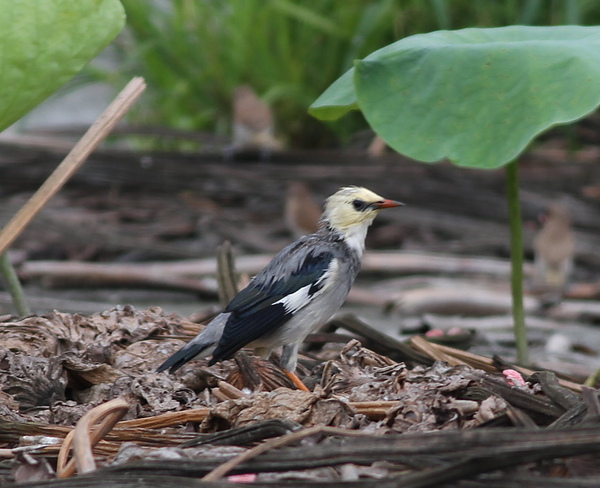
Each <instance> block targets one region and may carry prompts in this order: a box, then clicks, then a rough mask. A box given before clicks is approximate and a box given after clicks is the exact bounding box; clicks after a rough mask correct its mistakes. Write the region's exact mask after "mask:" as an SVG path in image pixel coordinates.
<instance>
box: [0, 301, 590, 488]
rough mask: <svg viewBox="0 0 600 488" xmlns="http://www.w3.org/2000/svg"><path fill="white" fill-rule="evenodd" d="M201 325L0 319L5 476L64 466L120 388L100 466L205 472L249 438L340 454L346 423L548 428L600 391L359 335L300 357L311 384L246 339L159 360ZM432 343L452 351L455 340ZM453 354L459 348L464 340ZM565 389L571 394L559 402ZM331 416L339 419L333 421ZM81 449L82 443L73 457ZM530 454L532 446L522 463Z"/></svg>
mask: <svg viewBox="0 0 600 488" xmlns="http://www.w3.org/2000/svg"><path fill="white" fill-rule="evenodd" d="M341 322H343V320H342V321H341ZM336 323H337V324H338V325H339V323H340V319H337V322H336ZM201 328H202V325H199V324H197V323H194V322H191V321H189V320H187V319H184V318H182V317H180V316H178V315H176V314H167V313H165V312H163V310H162V309H160V308H159V307H152V308H149V309H146V310H137V309H135V308H133V307H130V306H125V307H119V308H115V309H112V310H109V311H106V312H103V313H98V314H94V315H90V316H83V315H78V314H74V315H71V314H67V313H60V312H56V311H55V312H53V313H50V314H47V315H44V316H33V317H27V318H24V319H22V320H19V321H6V322H4V323H3V324H2V327H1V328H0V344H2V346H1V347H0V361H1V364H2V369H1V371H0V385H1V391H0V395H1V399H2V402H1V403H0V404H1V407H0V408H1V410H0V412H1V419H2V420H1V421H2V423H3V424H4V426H3V429H2V430H3V431H4V434H2V435H0V442H3V444H4V448H5V449H4V451H5V456H6V457H7V458H8V459H10V463H11V473H12V474H6V476H5V478H6V480H10V479H12V480H15V481H18V482H26V481H33V480H36V479H39V477H42V478H49V479H50V478H54V476H55V472H54V469H55V466H56V458H57V456H59V457H60V456H61V455H62V456H63V457H65V456H68V453H67V454H66V455H65V453H64V452H62V454H61V449H60V448H61V446H62V447H64V445H63V444H64V441H63V439H64V438H65V436H67V434H68V433H69V432H71V431H72V429H73V428H74V427H75V426H76V425H79V424H81V423H82V422H83V421H85V420H86V419H89V418H90V417H89V416H90V415H91V416H93V415H94V412H95V411H96V410H95V409H98V408H100V407H102V406H103V405H106V404H107V402H111V401H115V400H116V399H118V400H119V401H121V402H124V403H123V405H124V407H123V406H122V412H120V413H119V416H118V418H116V417H115V418H113V419H112V420H111V422H113V423H114V428H112V427H111V428H110V430H109V431H107V432H104V433H103V438H102V439H96V440H94V442H95V443H94V442H92V443H91V445H90V449H92V448H93V451H90V452H93V457H94V459H95V461H94V469H100V471H97V472H98V473H100V472H101V471H102V470H103V469H108V470H109V471H110V470H118V469H119V467H120V466H131V463H134V465H135V463H138V464H139V463H141V466H146V468H147V469H150V468H149V464H148V463H153V462H154V463H156V462H158V465H161V466H163V467H164V469H166V470H167V471H169V468H168V466H169V464H168V463H170V462H174V460H177V462H188V461H191V460H197V459H198V458H199V457H203V458H205V460H206V459H208V461H210V462H212V464H210V462H208V461H207V464H205V465H204V468H202V469H200V468H198V469H200V471H202V472H203V473H204V474H206V473H208V472H209V471H211V470H214V469H215V468H217V467H218V466H219V465H221V464H222V463H223V462H224V461H225V460H231V459H232V458H235V456H239V455H242V456H243V455H248V453H249V452H250V451H248V449H252V446H255V448H256V446H263V445H264V446H267V447H268V446H269V444H268V443H269V442H273V441H275V440H276V441H278V442H279V441H281V442H284V441H285V439H286V437H287V436H291V437H292V438H291V440H290V444H291V447H288V448H287V449H294V448H296V449H301V450H302V452H303V453H304V454H303V455H307V454H308V453H310V451H311V449H312V448H313V447H314V446H318V445H329V444H331V453H332V456H333V455H334V454H333V453H335V452H336V449H339V448H340V447H339V445H338V444H337V443H339V442H340V441H339V439H340V438H341V439H343V438H344V436H345V435H347V434H342V432H344V433H355V434H361V435H364V436H370V437H369V439H371V440H372V439H381V440H386V442H387V441H388V440H389V439H395V438H396V437H397V436H398V435H402V436H410V435H416V436H419V435H426V434H427V433H429V434H431V433H433V432H440V433H442V432H448V433H450V432H455V433H456V432H469V431H472V432H475V431H479V432H481V435H484V433H487V432H489V431H490V430H491V431H492V433H491V434H485V435H490V439H493V438H494V437H493V436H494V433H493V431H494V428H497V427H511V426H512V427H517V428H518V429H524V428H532V427H534V428H536V429H538V430H539V429H540V428H544V429H547V428H548V426H551V425H552V423H553V422H556V421H557V420H559V419H562V420H563V421H565V418H566V417H567V416H569V415H570V416H571V417H572V419H571V420H569V421H566V424H567V425H576V424H577V423H581V422H582V421H584V420H586V419H587V420H588V421H589V418H590V416H589V415H587V413H586V412H589V410H590V408H591V407H590V404H592V406H593V404H594V400H590V399H589V398H595V399H596V400H595V402H597V401H598V400H597V395H592V396H591V397H589V395H588V397H589V398H588V400H587V403H586V401H585V399H581V398H579V396H578V395H576V394H574V393H573V392H571V391H568V394H569V395H573V396H574V397H575V400H573V399H572V398H571V397H569V396H568V395H567V389H566V388H564V386H560V385H559V384H558V382H555V383H552V382H550V381H548V384H543V381H541V380H539V381H534V380H530V379H528V378H525V379H523V380H522V382H518V381H516V380H514V379H513V380H511V381H512V383H511V382H509V381H508V379H507V377H509V376H510V377H511V378H514V376H515V375H517V376H518V375H519V373H518V372H516V371H513V372H511V373H510V374H509V373H507V374H506V376H507V377H505V375H503V374H502V373H501V371H502V370H503V369H507V368H503V367H499V368H496V369H495V371H496V372H491V371H493V370H494V369H493V368H488V369H490V371H484V370H482V369H479V368H476V367H472V366H470V365H468V364H464V363H460V362H459V363H457V364H451V363H452V361H449V362H448V361H446V362H444V361H434V359H435V354H433V357H431V358H430V360H429V361H428V362H427V364H422V363H421V364H419V362H418V361H415V360H413V359H410V358H407V360H406V361H396V360H393V359H391V358H390V357H388V356H386V355H384V354H380V353H378V352H376V351H375V350H371V349H367V348H365V347H363V346H362V345H361V339H362V338H361V337H360V336H357V337H356V338H354V339H351V340H350V341H349V342H347V343H346V344H339V347H338V350H337V352H335V353H332V349H331V347H332V345H331V344H329V345H328V347H327V348H326V349H323V350H321V351H311V352H310V353H309V352H306V354H305V355H304V356H301V360H300V372H301V374H302V375H303V376H304V377H305V381H306V383H307V385H309V386H311V389H312V390H313V391H311V392H303V391H299V390H294V389H292V387H291V385H290V384H289V382H288V380H287V377H286V376H285V375H283V374H281V372H280V370H279V368H278V367H277V365H276V364H275V363H276V358H275V361H264V360H262V359H259V358H254V357H252V356H251V355H250V354H248V353H246V352H242V353H241V354H239V355H238V356H236V358H235V359H233V360H228V361H223V362H221V363H218V364H216V365H214V366H211V367H208V366H207V360H205V359H201V360H195V361H192V362H190V363H188V364H186V365H185V366H184V367H183V368H182V369H181V370H180V371H178V372H177V373H176V374H174V375H169V374H165V373H161V374H157V373H156V372H155V370H156V368H157V366H158V365H159V364H161V362H162V361H163V360H164V359H166V358H167V357H168V356H169V355H170V354H172V353H173V352H174V351H176V350H177V349H178V348H179V347H181V346H182V345H183V344H184V343H185V341H186V340H189V339H190V338H191V337H193V336H194V335H195V334H196V333H198V331H199V330H200V329H201ZM349 328H350V329H352V327H349ZM382 346H384V345H382ZM428 347H429V346H428ZM430 347H433V348H436V347H443V346H436V345H434V344H431V346H430ZM383 349H385V348H383ZM436 351H438V353H439V354H442V351H443V353H444V354H446V355H447V356H445V357H446V358H450V357H453V356H452V353H451V351H452V350H451V348H445V349H443V350H442V349H439V350H438V349H436ZM421 352H422V351H421ZM417 357H418V356H417ZM456 357H457V358H458V357H460V354H459V353H458V351H457V354H456ZM484 363H485V362H482V364H484ZM554 379H555V378H554ZM550 383H552V385H554V386H553V388H554V391H553V394H552V395H550V394H549V392H550V388H551V386H552V385H550ZM557 385H558V386H557ZM557 392H558V393H557ZM557 395H558V398H559V399H560V398H562V397H564V398H568V399H569V401H571V403H566V404H565V403H563V405H560V403H561V402H558V403H557V401H556V398H557ZM561 395H562V397H561ZM552 398H554V400H553V399H552ZM568 405H573V408H570V409H569V408H567V407H568ZM577 408H579V413H577V411H576V410H577ZM82 419H83V420H82ZM87 421H88V422H89V420H87ZM280 423H281V424H280ZM328 428H331V429H337V430H335V431H334V432H333V433H332V432H329V431H327V430H326V429H328ZM99 429H100V427H98V426H96V430H95V431H94V429H93V428H92V429H91V430H90V431H89V432H87V434H84V437H85V436H86V435H87V436H88V437H89V438H90V439H92V440H93V437H94V436H96V437H97V436H98V435H99V434H98V432H97V431H98V430H99ZM274 429H275V430H274ZM310 429H316V430H315V431H314V434H315V435H313V436H308V437H306V438H299V439H297V440H294V439H295V438H294V437H293V436H294V435H298V434H299V433H300V432H309V433H310V432H312V431H310ZM319 429H325V430H319ZM518 429H516V430H518ZM496 430H498V429H496ZM513 430H515V429H513ZM44 435H45V436H46V437H43V436H44ZM76 435H77V434H76ZM599 435H600V433H599ZM40 436H42V437H40ZM214 436H217V437H214ZM340 436H341V437H340ZM67 437H68V436H67ZM269 438H270V439H271V440H270V441H269V440H268V439H269ZM282 439H283V440H284V441H282ZM356 440H357V439H355V441H356ZM343 442H345V443H346V444H347V443H349V442H351V441H350V440H348V439H346V440H345V441H343ZM358 442H360V438H358ZM223 444H230V445H226V446H223ZM346 444H344V443H342V444H341V446H342V447H343V446H344V445H346ZM442 444H443V442H442ZM282 445H285V444H284V443H282ZM182 446H183V447H182ZM294 446H296V447H294ZM311 446H312V447H311ZM20 449H28V450H25V451H23V450H20ZM78 449H79V448H78V447H76V446H75V444H73V449H72V455H73V456H74V457H77V456H78ZM575 450H576V449H575ZM25 452H26V453H27V455H26V456H25V455H24V454H23V453H25ZM367 452H368V451H367ZM473 452H477V450H476V449H475V451H473ZM471 454H473V453H471ZM261 455H262V456H265V455H268V454H264V453H263V454H261ZM303 455H299V454H297V455H296V457H297V459H296V464H298V463H299V464H302V463H301V462H300V461H301V459H302V456H303ZM428 456H429V457H428V458H426V459H429V467H434V466H437V467H438V468H439V466H440V465H444V466H447V467H450V466H451V463H450V461H449V459H450V457H451V456H450V455H449V454H447V453H446V454H444V455H441V457H439V458H437V459H435V454H434V453H429V454H428ZM432 456H433V457H432ZM548 456H549V457H552V455H551V454H549V455H548ZM65 459H66V458H65ZM259 459H261V457H260V456H258V458H257V460H259ZM424 459H425V458H424ZM527 459H528V458H527V457H523V460H522V462H527ZM573 459H576V458H573ZM36 460H37V461H36ZM36 463H38V464H36ZM163 463H167V464H163ZM415 463H416V464H415ZM415 463H412V464H411V463H409V464H406V463H404V462H399V461H398V460H396V461H390V459H387V458H386V457H382V456H381V455H377V454H376V453H372V454H371V455H370V457H369V455H367V459H366V460H365V459H356V460H354V462H344V463H339V462H338V461H336V460H331V463H330V464H329V465H327V466H320V467H316V468H315V467H311V466H313V465H314V464H315V463H314V462H312V464H311V462H308V461H307V462H306V463H305V465H304V466H303V469H297V468H296V467H293V466H292V465H293V463H292V464H290V465H289V466H288V467H287V468H283V467H274V468H272V469H267V468H260V469H256V470H255V471H253V472H256V473H257V478H252V479H254V480H258V481H261V480H262V481H266V480H270V481H273V480H276V479H277V480H281V479H286V480H290V479H294V480H309V481H310V480H313V481H314V480H319V479H320V480H326V479H329V480H350V479H359V478H365V479H380V478H386V477H390V476H397V475H398V474H399V473H402V474H406V475H407V476H408V475H409V474H410V475H417V474H419V473H421V474H422V473H423V471H422V469H423V468H424V466H427V465H428V464H427V462H425V461H419V460H418V456H417V457H415ZM423 463H425V464H423ZM582 464H583V465H585V463H582V462H579V463H575V462H570V464H569V463H562V466H563V467H565V468H564V469H567V468H566V466H569V465H572V466H581V465H582ZM158 465H157V464H155V465H154V466H153V467H152V469H156V466H158ZM32 466H34V467H32ZM59 468H60V466H59ZM138 469H142V468H138ZM232 469H233V468H232ZM489 469H490V468H488V469H487V470H489ZM529 469H530V470H532V469H533V468H531V466H530V468H529ZM573 469H575V468H573ZM578 469H579V468H578ZM273 470H274V471H277V472H278V474H274V472H273ZM59 471H60V470H59ZM234 471H235V470H234ZM538 471H539V472H540V473H541V470H538ZM110 472H112V471H110ZM183 473H185V470H184V471H183ZM407 473H408V474H407ZM178 476H185V474H182V473H180V474H179V475H178ZM448 479H449V480H451V478H448ZM57 482H58V480H57ZM315 482H316V481H315ZM56 486H60V485H56ZM407 486H410V485H407ZM419 486H429V485H419ZM431 486H435V485H431Z"/></svg>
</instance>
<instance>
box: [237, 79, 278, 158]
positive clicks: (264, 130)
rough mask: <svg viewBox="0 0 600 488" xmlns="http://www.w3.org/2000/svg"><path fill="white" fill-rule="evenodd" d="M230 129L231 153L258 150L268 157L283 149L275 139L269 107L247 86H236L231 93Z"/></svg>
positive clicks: (273, 123) (273, 124)
mask: <svg viewBox="0 0 600 488" xmlns="http://www.w3.org/2000/svg"><path fill="white" fill-rule="evenodd" d="M232 129H233V130H232V132H233V147H232V148H231V149H232V150H233V151H236V150H244V149H245V150H248V149H258V150H260V151H261V152H262V153H264V154H266V155H268V154H270V153H271V152H272V151H279V150H281V149H282V148H283V144H282V143H281V141H279V140H278V139H277V138H276V137H275V122H274V118H273V113H272V111H271V107H269V106H268V105H267V104H266V103H265V102H263V101H262V100H261V99H260V98H258V96H257V95H256V93H255V92H254V90H253V89H252V88H251V87H250V86H248V85H241V86H238V87H237V88H236V89H235V90H234V92H233V128H232Z"/></svg>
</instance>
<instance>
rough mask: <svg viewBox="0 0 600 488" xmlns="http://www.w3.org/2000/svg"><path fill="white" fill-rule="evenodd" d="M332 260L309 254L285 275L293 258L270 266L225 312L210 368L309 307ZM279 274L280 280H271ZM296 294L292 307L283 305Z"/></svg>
mask: <svg viewBox="0 0 600 488" xmlns="http://www.w3.org/2000/svg"><path fill="white" fill-rule="evenodd" d="M333 259H334V256H333V254H332V253H331V252H329V251H322V252H313V253H309V254H307V255H306V257H305V258H304V259H303V260H300V261H299V266H297V267H296V269H294V271H292V272H291V273H287V274H286V273H284V272H283V271H284V270H285V267H286V265H287V266H289V265H290V264H291V263H292V262H293V258H290V259H289V260H285V259H280V260H274V261H273V262H271V263H270V264H269V266H268V267H267V268H265V269H264V270H263V271H262V272H261V273H260V274H259V275H257V276H256V278H255V279H254V280H253V281H252V282H251V283H250V284H249V285H248V286H247V287H246V288H245V289H243V290H242V291H241V292H240V293H238V294H237V295H236V297H235V298H234V299H233V300H232V301H231V303H229V305H228V306H227V308H226V309H225V310H224V312H225V313H227V312H230V313H231V315H230V317H229V319H228V321H227V324H226V325H225V329H224V331H223V335H222V336H221V339H220V340H219V344H218V345H217V348H216V349H215V351H214V352H213V356H212V359H211V360H210V363H209V364H214V363H216V362H217V361H221V360H222V359H228V358H230V357H232V356H233V355H234V354H235V353H236V352H237V351H238V350H239V349H241V348H242V347H244V346H245V345H247V344H249V343H251V342H252V341H254V340H256V339H258V338H259V337H261V336H263V335H265V334H268V333H271V332H274V331H275V330H277V329H278V328H279V327H281V326H282V325H283V324H285V323H286V322H287V321H288V320H289V319H290V318H291V317H292V316H293V315H294V313H295V312H296V311H298V310H299V309H301V308H303V307H304V306H306V305H307V304H308V303H310V301H311V300H312V297H313V296H314V295H315V294H316V293H317V292H318V291H319V290H320V289H321V288H322V287H323V283H322V282H321V281H320V280H321V278H322V277H323V275H324V274H325V273H326V272H327V270H328V269H329V267H330V265H331V262H332V260H333ZM278 271H279V272H280V274H282V278H280V279H278V280H273V279H272V276H273V275H275V276H276V275H277V272H278ZM300 290H302V291H300ZM296 292H299V293H298V296H297V297H296V299H295V300H293V303H292V302H287V303H286V301H285V298H286V297H289V296H290V295H292V294H293V293H296Z"/></svg>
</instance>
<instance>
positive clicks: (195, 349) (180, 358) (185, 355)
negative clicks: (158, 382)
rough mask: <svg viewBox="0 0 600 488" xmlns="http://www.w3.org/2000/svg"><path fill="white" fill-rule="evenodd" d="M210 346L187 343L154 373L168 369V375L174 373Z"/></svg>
mask: <svg viewBox="0 0 600 488" xmlns="http://www.w3.org/2000/svg"><path fill="white" fill-rule="evenodd" d="M210 345H211V344H193V342H189V343H188V344H186V345H185V346H184V347H182V348H181V349H180V350H179V351H177V352H176V353H175V354H173V355H172V356H171V357H169V358H168V359H167V360H166V361H165V362H164V363H162V364H161V365H160V366H159V367H158V368H157V370H156V372H157V373H162V372H163V371H165V370H167V369H168V370H169V373H174V372H175V371H177V370H178V369H179V368H181V367H182V366H183V365H184V364H185V363H187V362H188V361H191V360H192V359H194V358H195V357H196V356H197V355H198V354H201V353H202V351H204V350H206V349H207V348H208V347H209V346H210Z"/></svg>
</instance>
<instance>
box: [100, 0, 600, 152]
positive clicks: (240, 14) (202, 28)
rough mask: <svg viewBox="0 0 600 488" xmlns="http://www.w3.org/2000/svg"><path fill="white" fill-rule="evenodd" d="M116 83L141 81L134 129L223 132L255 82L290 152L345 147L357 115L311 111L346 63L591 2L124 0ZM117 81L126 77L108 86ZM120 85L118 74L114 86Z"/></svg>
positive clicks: (590, 11) (566, 19) (582, 11)
mask: <svg viewBox="0 0 600 488" xmlns="http://www.w3.org/2000/svg"><path fill="white" fill-rule="evenodd" d="M122 3H123V5H124V7H125V10H126V12H127V27H126V31H125V32H124V34H123V35H122V36H121V37H120V38H119V40H118V42H117V46H118V48H119V51H120V54H121V56H122V64H121V65H120V66H119V76H122V77H123V78H127V79H129V78H130V77H131V76H132V75H141V76H144V78H145V79H146V81H147V83H148V90H147V94H146V95H145V99H144V101H143V103H141V104H140V105H139V106H138V107H137V108H136V109H135V110H134V111H133V112H132V114H131V116H130V121H133V122H139V123H144V124H153V125H161V126H170V127H176V128H180V129H191V130H208V131H212V132H215V133H217V134H222V135H223V134H228V133H229V131H230V129H229V128H230V124H231V121H230V114H231V94H232V91H233V89H234V88H235V87H236V86H238V85H240V84H249V85H251V86H252V87H253V88H254V89H255V90H256V92H257V93H258V94H259V95H260V96H261V98H263V99H264V100H265V101H267V102H268V103H269V104H270V105H271V106H272V107H273V109H274V111H275V115H276V118H277V121H278V124H277V132H278V133H279V134H281V135H283V136H284V139H285V140H286V142H287V143H288V144H289V145H290V146H292V147H323V146H326V145H330V144H333V143H340V142H341V143H344V142H346V141H347V140H348V138H349V137H350V135H351V134H353V133H354V132H356V131H357V130H358V129H360V128H364V127H366V124H365V122H364V121H363V120H362V118H361V116H360V114H359V113H355V114H353V115H352V117H345V118H343V119H341V120H339V121H336V122H331V123H328V124H327V125H325V124H324V123H322V122H319V121H316V120H314V119H313V118H312V117H311V116H309V115H308V113H307V108H308V107H309V105H310V104H311V103H312V102H313V101H314V100H315V99H316V98H317V97H318V96H319V95H320V94H321V93H322V92H323V91H324V90H325V89H326V88H327V87H328V86H329V85H330V84H331V83H332V82H333V81H334V80H335V79H337V78H338V77H339V76H340V75H341V74H343V73H344V72H345V71H346V70H348V69H349V68H350V67H351V66H352V62H353V60H354V59H358V58H362V57H364V56H366V55H367V54H369V53H370V52H372V51H374V50H376V49H378V48H380V47H382V46H384V45H386V44H389V43H391V42H393V41H394V40H397V39H400V38H402V37H406V36H409V35H413V34H417V33H423V32H430V31H433V30H439V29H459V28H463V27H494V26H502V25H510V24H532V25H557V24H569V23H572V24H594V23H598V20H599V19H600V2H597V1H595V0H479V1H476V2H475V1H472V0H147V1H140V0H122ZM110 78H111V79H113V80H114V81H115V83H118V84H122V83H123V82H124V80H123V79H116V78H115V77H114V76H112V77H110ZM117 78H118V77H117Z"/></svg>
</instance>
